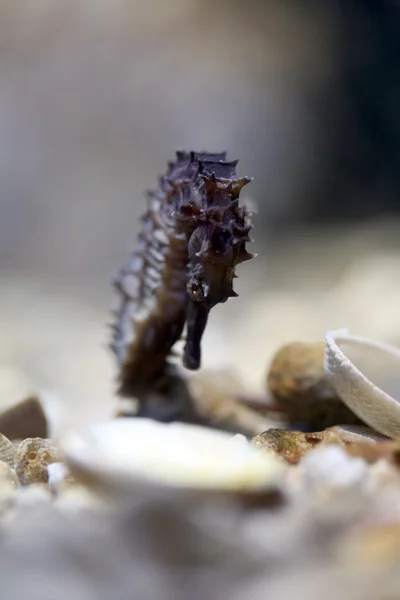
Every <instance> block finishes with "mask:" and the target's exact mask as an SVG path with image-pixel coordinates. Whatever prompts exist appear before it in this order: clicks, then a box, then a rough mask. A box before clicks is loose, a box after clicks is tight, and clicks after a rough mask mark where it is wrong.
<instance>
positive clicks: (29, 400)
mask: <svg viewBox="0 0 400 600" xmlns="http://www.w3.org/2000/svg"><path fill="white" fill-rule="evenodd" d="M0 432H1V433H3V434H4V435H6V436H7V437H8V438H9V439H10V440H13V439H25V438H27V437H42V438H45V437H46V436H47V435H48V424H47V418H46V415H45V412H44V409H43V407H42V404H41V401H40V399H39V396H38V394H37V391H35V390H34V386H33V384H32V383H31V382H30V381H29V380H28V379H27V377H25V375H24V374H23V373H22V372H21V371H19V370H18V369H16V368H14V367H8V366H1V367H0Z"/></svg>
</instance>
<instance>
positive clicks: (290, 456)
mask: <svg viewBox="0 0 400 600" xmlns="http://www.w3.org/2000/svg"><path fill="white" fill-rule="evenodd" d="M322 437H323V436H322V435H321V434H318V433H303V432H302V431H290V430H286V429H269V430H268V431H265V432H264V433H261V434H259V435H256V436H255V437H254V438H253V439H252V440H251V442H252V444H253V445H254V446H256V447H257V448H261V449H262V450H266V451H268V452H271V451H272V452H274V453H275V454H278V455H279V456H281V457H282V458H284V459H285V460H286V462H288V463H289V464H291V465H295V464H297V463H298V462H299V461H300V460H301V459H302V458H303V456H304V454H305V453H306V452H308V451H309V450H311V448H314V446H315V445H316V444H319V443H320V441H321V439H322Z"/></svg>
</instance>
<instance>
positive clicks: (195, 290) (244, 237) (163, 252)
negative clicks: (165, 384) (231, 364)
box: [111, 151, 254, 396]
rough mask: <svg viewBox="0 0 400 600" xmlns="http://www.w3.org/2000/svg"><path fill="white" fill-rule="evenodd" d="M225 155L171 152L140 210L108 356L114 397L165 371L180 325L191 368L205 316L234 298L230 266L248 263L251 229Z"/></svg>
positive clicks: (197, 359) (147, 384) (136, 390)
mask: <svg viewBox="0 0 400 600" xmlns="http://www.w3.org/2000/svg"><path fill="white" fill-rule="evenodd" d="M237 162H238V161H233V162H227V161H226V153H225V152H223V153H219V154H211V153H207V152H200V153H199V152H183V151H178V152H177V153H176V160H175V161H173V162H170V163H168V171H167V174H166V175H164V176H161V177H160V178H159V187H158V189H157V190H156V191H149V192H147V197H148V209H147V212H146V213H145V215H144V216H143V218H142V221H143V229H142V232H141V234H140V235H139V244H138V248H137V250H136V251H135V252H134V253H133V254H132V256H131V258H130V260H129V262H128V264H127V265H126V266H125V267H124V268H123V269H121V271H120V273H119V276H118V278H117V280H116V281H115V286H116V288H117V290H118V291H119V293H120V295H121V304H120V308H119V309H118V310H117V311H116V317H117V318H116V323H115V325H114V326H113V340H112V344H111V346H112V349H113V350H114V352H115V354H116V356H117V360H118V364H119V367H120V390H119V393H120V394H121V395H136V396H139V395H140V394H141V393H143V392H145V391H146V390H148V389H149V388H151V386H152V385H153V384H155V383H156V382H157V381H158V380H160V378H162V377H163V375H165V373H166V372H167V371H168V368H169V361H168V357H169V356H170V355H171V351H172V347H173V346H174V344H175V343H176V342H177V341H178V340H179V339H180V338H181V336H182V332H183V330H184V327H185V324H186V327H187V333H186V344H185V347H184V352H183V356H182V362H183V365H184V366H185V367H186V368H188V369H192V370H193V369H198V368H199V367H200V364H201V349H200V347H201V339H202V335H203V332H204V329H205V326H206V323H207V318H208V314H209V311H210V309H211V308H212V307H213V306H215V305H216V304H218V303H219V302H225V301H226V300H227V299H228V298H230V297H234V296H237V294H236V293H235V292H234V291H233V286H232V282H233V278H234V277H236V275H235V267H236V265H237V264H239V263H241V262H243V261H246V260H249V259H250V258H253V256H254V255H252V254H249V253H248V252H247V250H246V247H245V244H246V242H247V241H250V238H249V232H250V230H251V228H252V224H251V223H250V219H249V217H250V216H251V214H250V213H248V212H247V211H246V210H245V209H243V208H241V207H239V194H240V190H241V189H242V187H243V186H244V185H246V184H247V183H249V182H250V181H251V179H249V178H248V177H243V178H238V177H237V176H236V165H237Z"/></svg>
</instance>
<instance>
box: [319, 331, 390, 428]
mask: <svg viewBox="0 0 400 600" xmlns="http://www.w3.org/2000/svg"><path fill="white" fill-rule="evenodd" d="M325 371H326V373H327V377H328V379H329V381H330V383H331V385H332V387H333V388H334V389H335V390H336V392H337V394H338V395H339V396H340V397H341V399H342V400H343V402H345V404H347V406H348V407H349V408H350V409H351V410H352V411H353V412H354V413H355V414H356V415H357V416H358V417H359V418H360V419H362V421H364V422H365V423H367V424H368V425H369V426H370V427H372V428H373V429H375V430H376V431H378V432H379V433H382V434H383V435H386V436H388V437H391V438H396V439H397V438H400V350H398V349H397V348H395V347H393V346H390V345H388V344H383V343H380V342H377V341H374V340H370V339H367V338H363V337H360V336H354V335H351V334H350V333H349V332H348V331H347V330H337V331H328V332H327V333H326V336H325Z"/></svg>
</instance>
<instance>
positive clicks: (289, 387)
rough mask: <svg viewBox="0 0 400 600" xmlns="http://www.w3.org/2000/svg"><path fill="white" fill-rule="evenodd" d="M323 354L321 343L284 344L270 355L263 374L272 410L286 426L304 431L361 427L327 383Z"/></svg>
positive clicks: (322, 344)
mask: <svg viewBox="0 0 400 600" xmlns="http://www.w3.org/2000/svg"><path fill="white" fill-rule="evenodd" d="M324 351H325V347H324V343H323V341H321V342H319V341H318V342H291V343H290V344H286V345H285V346H283V347H282V348H280V349H279V350H278V352H277V353H276V354H275V355H274V357H273V359H272V363H271V366H270V369H269V372H268V374H267V381H266V386H267V390H268V392H269V393H270V394H271V395H272V397H273V398H274V400H275V402H276V408H278V409H279V410H281V411H282V412H283V413H284V414H286V417H287V421H288V422H289V423H297V424H299V423H300V424H301V425H302V426H301V429H303V428H304V429H307V430H308V431H316V430H319V429H325V428H327V427H330V426H333V425H338V424H342V423H344V424H360V423H361V421H360V419H359V418H358V417H357V416H356V415H355V414H354V413H353V412H352V411H351V410H350V409H349V408H348V407H347V406H346V405H345V404H344V403H343V402H342V400H341V399H340V398H339V397H338V395H337V394H336V392H335V391H334V390H333V388H332V386H331V384H330V383H329V381H328V379H327V377H326V374H325V370H324Z"/></svg>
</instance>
